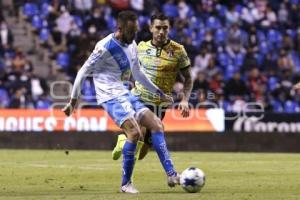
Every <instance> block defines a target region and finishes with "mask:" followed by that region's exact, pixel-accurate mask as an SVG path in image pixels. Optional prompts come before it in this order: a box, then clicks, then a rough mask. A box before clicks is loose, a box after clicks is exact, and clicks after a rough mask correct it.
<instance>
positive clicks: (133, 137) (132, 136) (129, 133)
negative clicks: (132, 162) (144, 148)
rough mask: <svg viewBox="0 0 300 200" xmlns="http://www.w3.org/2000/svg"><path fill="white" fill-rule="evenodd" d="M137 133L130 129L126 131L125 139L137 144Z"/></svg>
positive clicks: (135, 130) (136, 130)
mask: <svg viewBox="0 0 300 200" xmlns="http://www.w3.org/2000/svg"><path fill="white" fill-rule="evenodd" d="M139 136H140V134H139V131H138V129H130V130H127V138H128V139H129V140H130V141H132V142H137V141H138V139H139Z"/></svg>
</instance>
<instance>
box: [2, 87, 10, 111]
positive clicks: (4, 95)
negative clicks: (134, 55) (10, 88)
mask: <svg viewBox="0 0 300 200" xmlns="http://www.w3.org/2000/svg"><path fill="white" fill-rule="evenodd" d="M9 103H10V99H9V95H8V92H7V91H6V90H5V89H3V88H0V108H1V107H8V106H9Z"/></svg>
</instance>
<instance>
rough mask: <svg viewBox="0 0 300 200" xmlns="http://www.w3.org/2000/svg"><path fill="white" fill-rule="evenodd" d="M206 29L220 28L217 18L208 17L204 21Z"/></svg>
mask: <svg viewBox="0 0 300 200" xmlns="http://www.w3.org/2000/svg"><path fill="white" fill-rule="evenodd" d="M206 27H207V28H208V29H212V30H217V29H219V28H221V22H220V20H219V19H218V18H217V17H214V16H210V17H209V18H208V19H207V20H206Z"/></svg>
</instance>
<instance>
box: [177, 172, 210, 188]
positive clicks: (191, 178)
mask: <svg viewBox="0 0 300 200" xmlns="http://www.w3.org/2000/svg"><path fill="white" fill-rule="evenodd" d="M204 184H205V174H204V172H203V171H202V170H201V169H198V168H196V167H189V168H187V169H186V170H184V171H183V172H182V174H181V175H180V185H181V186H182V188H183V189H184V190H185V191H186V192H189V193H195V192H199V191H200V190H201V188H202V187H203V186H204Z"/></svg>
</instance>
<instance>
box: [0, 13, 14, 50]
mask: <svg viewBox="0 0 300 200" xmlns="http://www.w3.org/2000/svg"><path fill="white" fill-rule="evenodd" d="M13 41H14V40H13V35H12V32H11V30H10V29H9V27H8V25H7V23H6V22H5V20H4V18H2V19H1V17H0V55H4V52H5V50H7V49H9V48H11V47H12V46H13Z"/></svg>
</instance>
